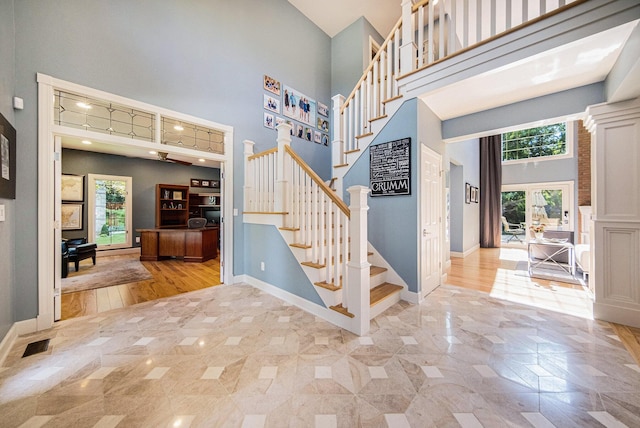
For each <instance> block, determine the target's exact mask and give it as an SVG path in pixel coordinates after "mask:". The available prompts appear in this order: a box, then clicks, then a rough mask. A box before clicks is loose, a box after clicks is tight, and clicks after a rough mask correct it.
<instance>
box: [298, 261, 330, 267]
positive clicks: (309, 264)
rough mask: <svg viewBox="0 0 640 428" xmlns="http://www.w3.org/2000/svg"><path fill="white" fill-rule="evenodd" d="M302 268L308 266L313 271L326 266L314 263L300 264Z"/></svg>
mask: <svg viewBox="0 0 640 428" xmlns="http://www.w3.org/2000/svg"><path fill="white" fill-rule="evenodd" d="M300 264H301V265H303V266H309V267H311V268H314V269H322V268H323V267H325V266H326V265H323V264H320V263H315V262H302V263H300Z"/></svg>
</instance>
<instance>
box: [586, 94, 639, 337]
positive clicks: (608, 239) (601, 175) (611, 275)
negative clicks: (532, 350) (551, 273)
mask: <svg viewBox="0 0 640 428" xmlns="http://www.w3.org/2000/svg"><path fill="white" fill-rule="evenodd" d="M587 115H588V117H587V120H586V121H585V126H586V127H587V129H588V130H589V131H590V132H591V180H592V198H591V209H592V216H591V218H592V223H591V224H592V227H593V234H592V235H591V238H592V241H591V243H590V249H591V254H592V256H591V257H592V258H591V260H592V261H593V263H591V266H590V272H589V281H590V282H591V281H593V289H594V297H595V301H594V304H593V315H594V317H595V318H597V319H601V320H604V321H610V322H615V323H619V324H625V325H629V326H632V327H638V328H640V98H636V99H634V100H630V101H622V102H619V103H611V104H606V103H605V104H598V105H594V106H590V107H589V108H588V109H587Z"/></svg>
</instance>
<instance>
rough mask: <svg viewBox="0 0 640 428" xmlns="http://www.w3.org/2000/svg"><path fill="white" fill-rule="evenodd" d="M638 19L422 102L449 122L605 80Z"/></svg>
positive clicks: (448, 88)
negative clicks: (455, 118) (453, 119)
mask: <svg viewBox="0 0 640 428" xmlns="http://www.w3.org/2000/svg"><path fill="white" fill-rule="evenodd" d="M637 24H638V22H637V21H634V22H631V23H628V24H625V25H621V26H619V27H615V28H612V29H610V30H607V31H604V32H601V33H598V34H595V35H593V36H590V37H586V38H584V39H581V40H578V41H576V42H573V43H569V44H566V45H563V46H560V47H558V48H555V49H552V50H549V51H546V52H543V53H541V54H539V55H535V56H533V57H530V58H526V59H524V60H521V61H517V62H515V63H512V64H509V65H507V66H504V67H500V68H497V69H494V70H491V71H489V72H487V73H483V74H480V75H477V76H474V77H471V78H469V79H466V80H462V81H459V82H456V83H454V84H451V85H448V86H446V87H443V88H440V89H437V90H435V91H432V92H430V93H428V94H425V95H423V96H421V97H420V98H421V99H422V100H424V101H425V103H426V104H427V105H428V106H429V108H430V109H431V110H433V112H434V113H435V114H436V115H437V116H438V117H439V118H440V119H441V120H447V119H451V118H454V117H460V116H464V115H467V114H471V113H476V112H480V111H484V110H488V109H491V108H495V107H500V106H504V105H508V104H512V103H515V102H518V101H523V100H527V99H531V98H536V97H540V96H543V95H548V94H552V93H556V92H560V91H565V90H568V89H572V88H578V87H580V86H584V85H588V84H591V83H596V82H601V81H603V80H604V79H605V78H606V77H607V75H608V74H609V72H610V71H611V69H612V67H613V65H614V64H615V62H616V60H617V59H618V56H619V55H620V52H621V50H622V47H623V46H624V44H625V42H626V41H627V39H628V38H629V35H630V34H631V31H632V30H633V29H634V28H635V26H636V25H637Z"/></svg>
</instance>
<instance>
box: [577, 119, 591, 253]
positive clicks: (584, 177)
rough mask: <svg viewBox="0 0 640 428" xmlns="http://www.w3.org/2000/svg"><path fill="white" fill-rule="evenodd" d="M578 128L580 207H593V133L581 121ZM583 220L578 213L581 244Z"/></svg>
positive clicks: (578, 235)
mask: <svg viewBox="0 0 640 428" xmlns="http://www.w3.org/2000/svg"><path fill="white" fill-rule="evenodd" d="M576 127H577V128H578V206H583V205H591V133H590V132H589V131H587V129H586V128H585V127H584V123H583V122H582V121H581V120H579V121H578V122H577V123H576ZM577 208H578V207H576V209H577ZM581 224H582V218H581V216H580V213H578V225H577V228H576V229H577V230H576V232H577V235H576V242H580V238H579V237H580V233H581V232H582V230H581V229H582V227H581Z"/></svg>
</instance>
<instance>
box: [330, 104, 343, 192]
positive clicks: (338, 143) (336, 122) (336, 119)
mask: <svg viewBox="0 0 640 428" xmlns="http://www.w3.org/2000/svg"><path fill="white" fill-rule="evenodd" d="M331 100H332V101H333V141H332V142H331V166H332V167H333V166H336V165H341V164H343V163H344V162H345V161H344V129H345V128H344V127H345V123H344V116H343V115H342V114H340V111H341V110H342V106H343V105H344V100H345V98H344V97H343V96H342V95H335V96H334V97H333V98H331ZM331 172H332V173H333V168H331ZM336 178H337V179H336V181H335V182H334V189H335V190H336V194H337V195H338V196H340V197H341V198H343V197H344V195H343V193H342V177H336Z"/></svg>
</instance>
